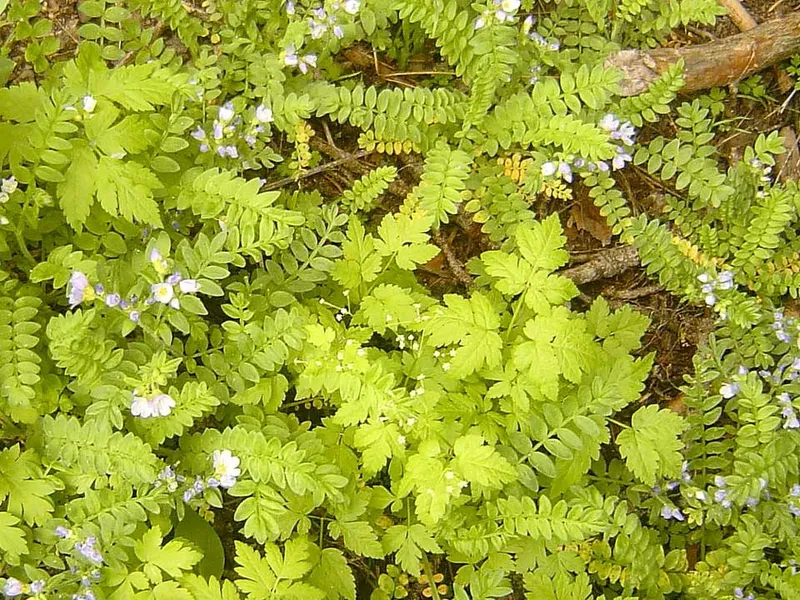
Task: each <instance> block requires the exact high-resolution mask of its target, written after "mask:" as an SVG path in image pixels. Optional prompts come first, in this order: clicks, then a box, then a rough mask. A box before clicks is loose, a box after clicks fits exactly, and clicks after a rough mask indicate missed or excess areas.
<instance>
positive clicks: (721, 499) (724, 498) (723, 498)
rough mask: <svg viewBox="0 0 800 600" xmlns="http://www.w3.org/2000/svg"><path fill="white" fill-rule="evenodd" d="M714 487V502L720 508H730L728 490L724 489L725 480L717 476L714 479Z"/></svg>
mask: <svg viewBox="0 0 800 600" xmlns="http://www.w3.org/2000/svg"><path fill="white" fill-rule="evenodd" d="M714 485H715V486H716V487H717V489H716V491H715V492H714V502H716V503H717V504H719V505H721V506H722V508H730V507H731V501H730V498H728V488H727V487H726V485H727V482H726V481H725V478H724V477H721V476H719V475H717V476H716V477H715V478H714Z"/></svg>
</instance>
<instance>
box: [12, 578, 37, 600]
mask: <svg viewBox="0 0 800 600" xmlns="http://www.w3.org/2000/svg"><path fill="white" fill-rule="evenodd" d="M44 587H45V583H44V581H43V580H41V579H37V580H36V581H31V582H30V583H23V582H22V581H20V580H19V579H17V578H16V577H9V578H8V579H6V582H5V584H3V595H4V596H5V597H6V598H16V597H17V596H21V595H22V594H40V593H42V592H43V591H44Z"/></svg>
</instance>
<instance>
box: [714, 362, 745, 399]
mask: <svg viewBox="0 0 800 600" xmlns="http://www.w3.org/2000/svg"><path fill="white" fill-rule="evenodd" d="M748 372H749V371H748V369H747V367H745V366H744V365H739V369H738V371H737V375H738V376H739V377H746V376H747V373H748ZM741 390H742V386H741V385H739V383H738V382H736V381H730V382H726V383H723V384H722V385H721V386H719V393H720V396H722V397H723V398H725V399H726V400H730V399H731V398H733V397H734V396H735V395H736V394H738V393H739V392H740V391H741Z"/></svg>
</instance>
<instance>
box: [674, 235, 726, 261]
mask: <svg viewBox="0 0 800 600" xmlns="http://www.w3.org/2000/svg"><path fill="white" fill-rule="evenodd" d="M672 243H673V244H674V245H675V247H676V248H677V249H678V250H680V252H681V254H683V255H684V256H686V257H687V258H688V259H689V260H691V261H692V262H693V263H695V264H697V265H700V266H701V267H705V268H710V267H714V266H720V265H721V264H722V261H721V260H720V259H719V258H717V257H711V258H709V257H707V256H706V255H705V254H703V252H702V251H701V250H700V248H698V247H697V246H696V245H695V244H692V242H690V241H689V240H687V239H686V238H682V237H680V236H679V235H673V236H672Z"/></svg>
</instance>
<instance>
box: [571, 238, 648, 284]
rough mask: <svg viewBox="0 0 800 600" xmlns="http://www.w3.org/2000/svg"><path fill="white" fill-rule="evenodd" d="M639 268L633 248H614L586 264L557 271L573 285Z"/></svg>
mask: <svg viewBox="0 0 800 600" xmlns="http://www.w3.org/2000/svg"><path fill="white" fill-rule="evenodd" d="M638 266H640V262H639V252H638V251H637V250H636V248H634V247H633V246H616V247H614V248H609V249H608V250H603V251H601V252H598V253H597V255H595V256H594V258H592V259H591V260H589V261H588V262H585V263H583V264H582V265H578V266H577V267H571V268H569V269H564V270H563V271H558V272H557V273H558V274H559V275H562V276H564V277H567V278H569V279H571V280H572V281H573V282H575V284H577V285H580V284H582V283H589V282H590V281H597V280H598V279H606V278H608V277H615V276H616V275H619V274H620V273H624V272H625V271H627V270H628V269H632V268H633V267H638Z"/></svg>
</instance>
